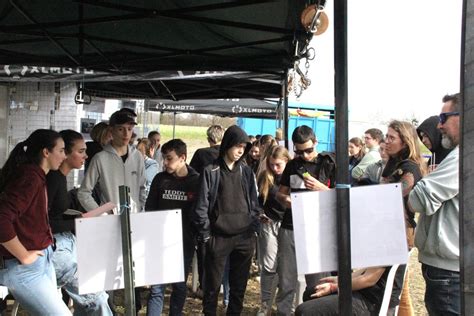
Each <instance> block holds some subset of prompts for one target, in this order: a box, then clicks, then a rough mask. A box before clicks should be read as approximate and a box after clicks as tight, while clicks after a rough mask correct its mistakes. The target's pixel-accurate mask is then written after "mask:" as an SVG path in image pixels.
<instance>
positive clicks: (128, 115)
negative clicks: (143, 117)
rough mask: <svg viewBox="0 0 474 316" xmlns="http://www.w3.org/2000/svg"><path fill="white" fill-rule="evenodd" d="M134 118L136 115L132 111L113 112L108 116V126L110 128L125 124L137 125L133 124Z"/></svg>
mask: <svg viewBox="0 0 474 316" xmlns="http://www.w3.org/2000/svg"><path fill="white" fill-rule="evenodd" d="M136 117H137V115H136V114H135V112H133V111H132V110H130V109H121V110H119V111H116V112H114V113H113V114H112V115H111V116H110V120H109V124H110V126H115V125H119V124H127V123H130V124H133V125H137V122H135V118H136Z"/></svg>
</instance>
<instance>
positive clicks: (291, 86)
mask: <svg viewBox="0 0 474 316" xmlns="http://www.w3.org/2000/svg"><path fill="white" fill-rule="evenodd" d="M325 4H326V1H325V0H319V1H317V2H316V3H315V4H309V5H308V6H307V7H306V8H305V9H304V10H303V12H302V13H301V24H302V25H303V27H304V28H305V30H306V31H307V32H311V33H312V34H314V35H320V34H323V33H324V32H325V31H326V30H327V28H328V25H329V19H328V17H327V15H326V13H325V12H324V7H325ZM294 44H295V62H294V64H293V69H292V70H291V71H290V72H289V73H288V93H290V92H292V91H293V93H294V94H295V96H296V97H297V98H299V97H300V96H301V95H302V94H303V91H304V90H306V89H307V88H308V87H309V86H310V85H311V79H309V77H308V71H309V67H310V60H313V59H314V58H315V57H316V51H315V50H314V48H312V47H309V39H306V41H305V42H304V45H302V48H301V49H300V48H299V46H300V42H298V40H296V38H295V40H294ZM302 59H305V60H306V61H305V63H304V69H303V70H302V68H301V60H302Z"/></svg>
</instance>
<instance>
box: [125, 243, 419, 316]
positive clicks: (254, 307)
mask: <svg viewBox="0 0 474 316" xmlns="http://www.w3.org/2000/svg"><path fill="white" fill-rule="evenodd" d="M408 273H409V277H410V295H411V298H412V304H413V308H414V311H415V315H417V316H418V315H420V316H425V315H428V314H427V312H426V309H425V306H424V303H423V295H424V293H425V282H424V280H423V276H422V275H421V269H420V263H419V262H418V253H417V251H416V249H414V251H413V252H412V254H411V257H410V262H409V270H408ZM188 284H189V285H190V280H189V282H188ZM146 296H147V293H146V292H145V293H143V295H142V302H143V304H144V305H146ZM119 300H120V298H119ZM222 301H223V300H222V295H221V296H220V298H219V304H218V314H219V315H225V311H224V309H223V305H222ZM168 302H169V292H168V293H167V295H166V306H165V310H164V313H163V314H164V315H167V313H168V309H167V308H168ZM259 302H260V284H259V282H258V278H257V274H255V273H254V274H253V276H252V278H250V280H249V282H248V284H247V291H246V294H245V301H244V310H243V312H242V315H256V314H257V312H258V309H259ZM117 303H118V304H120V303H121V301H117ZM119 310H120V311H123V308H121V307H119ZM201 310H202V301H201V300H200V299H199V298H196V297H195V295H193V293H191V291H190V292H189V293H188V298H187V299H186V305H185V311H184V314H185V315H200V313H201ZM139 315H146V308H145V307H144V308H142V310H140V313H139Z"/></svg>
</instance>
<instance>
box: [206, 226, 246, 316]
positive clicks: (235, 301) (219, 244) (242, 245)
mask: <svg viewBox="0 0 474 316" xmlns="http://www.w3.org/2000/svg"><path fill="white" fill-rule="evenodd" d="M254 248H255V233H254V232H250V231H249V232H245V233H242V234H239V235H234V236H212V237H211V239H210V240H209V241H208V242H207V243H206V254H205V262H204V299H203V313H204V314H205V315H206V316H207V315H216V313H217V301H218V296H219V289H220V286H221V283H222V276H223V273H224V268H225V264H226V260H227V257H229V264H230V270H229V287H230V297H229V306H228V307H227V315H240V313H241V312H242V308H243V303H244V296H245V289H246V288H247V280H248V277H249V270H250V264H251V262H252V256H253V253H254Z"/></svg>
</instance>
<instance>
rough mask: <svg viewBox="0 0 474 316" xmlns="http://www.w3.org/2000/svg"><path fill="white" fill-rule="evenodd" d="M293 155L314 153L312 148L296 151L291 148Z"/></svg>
mask: <svg viewBox="0 0 474 316" xmlns="http://www.w3.org/2000/svg"><path fill="white" fill-rule="evenodd" d="M293 151H294V152H295V154H297V155H300V156H302V155H303V154H304V153H307V154H311V153H312V152H313V151H314V147H310V148H305V149H296V148H293Z"/></svg>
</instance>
